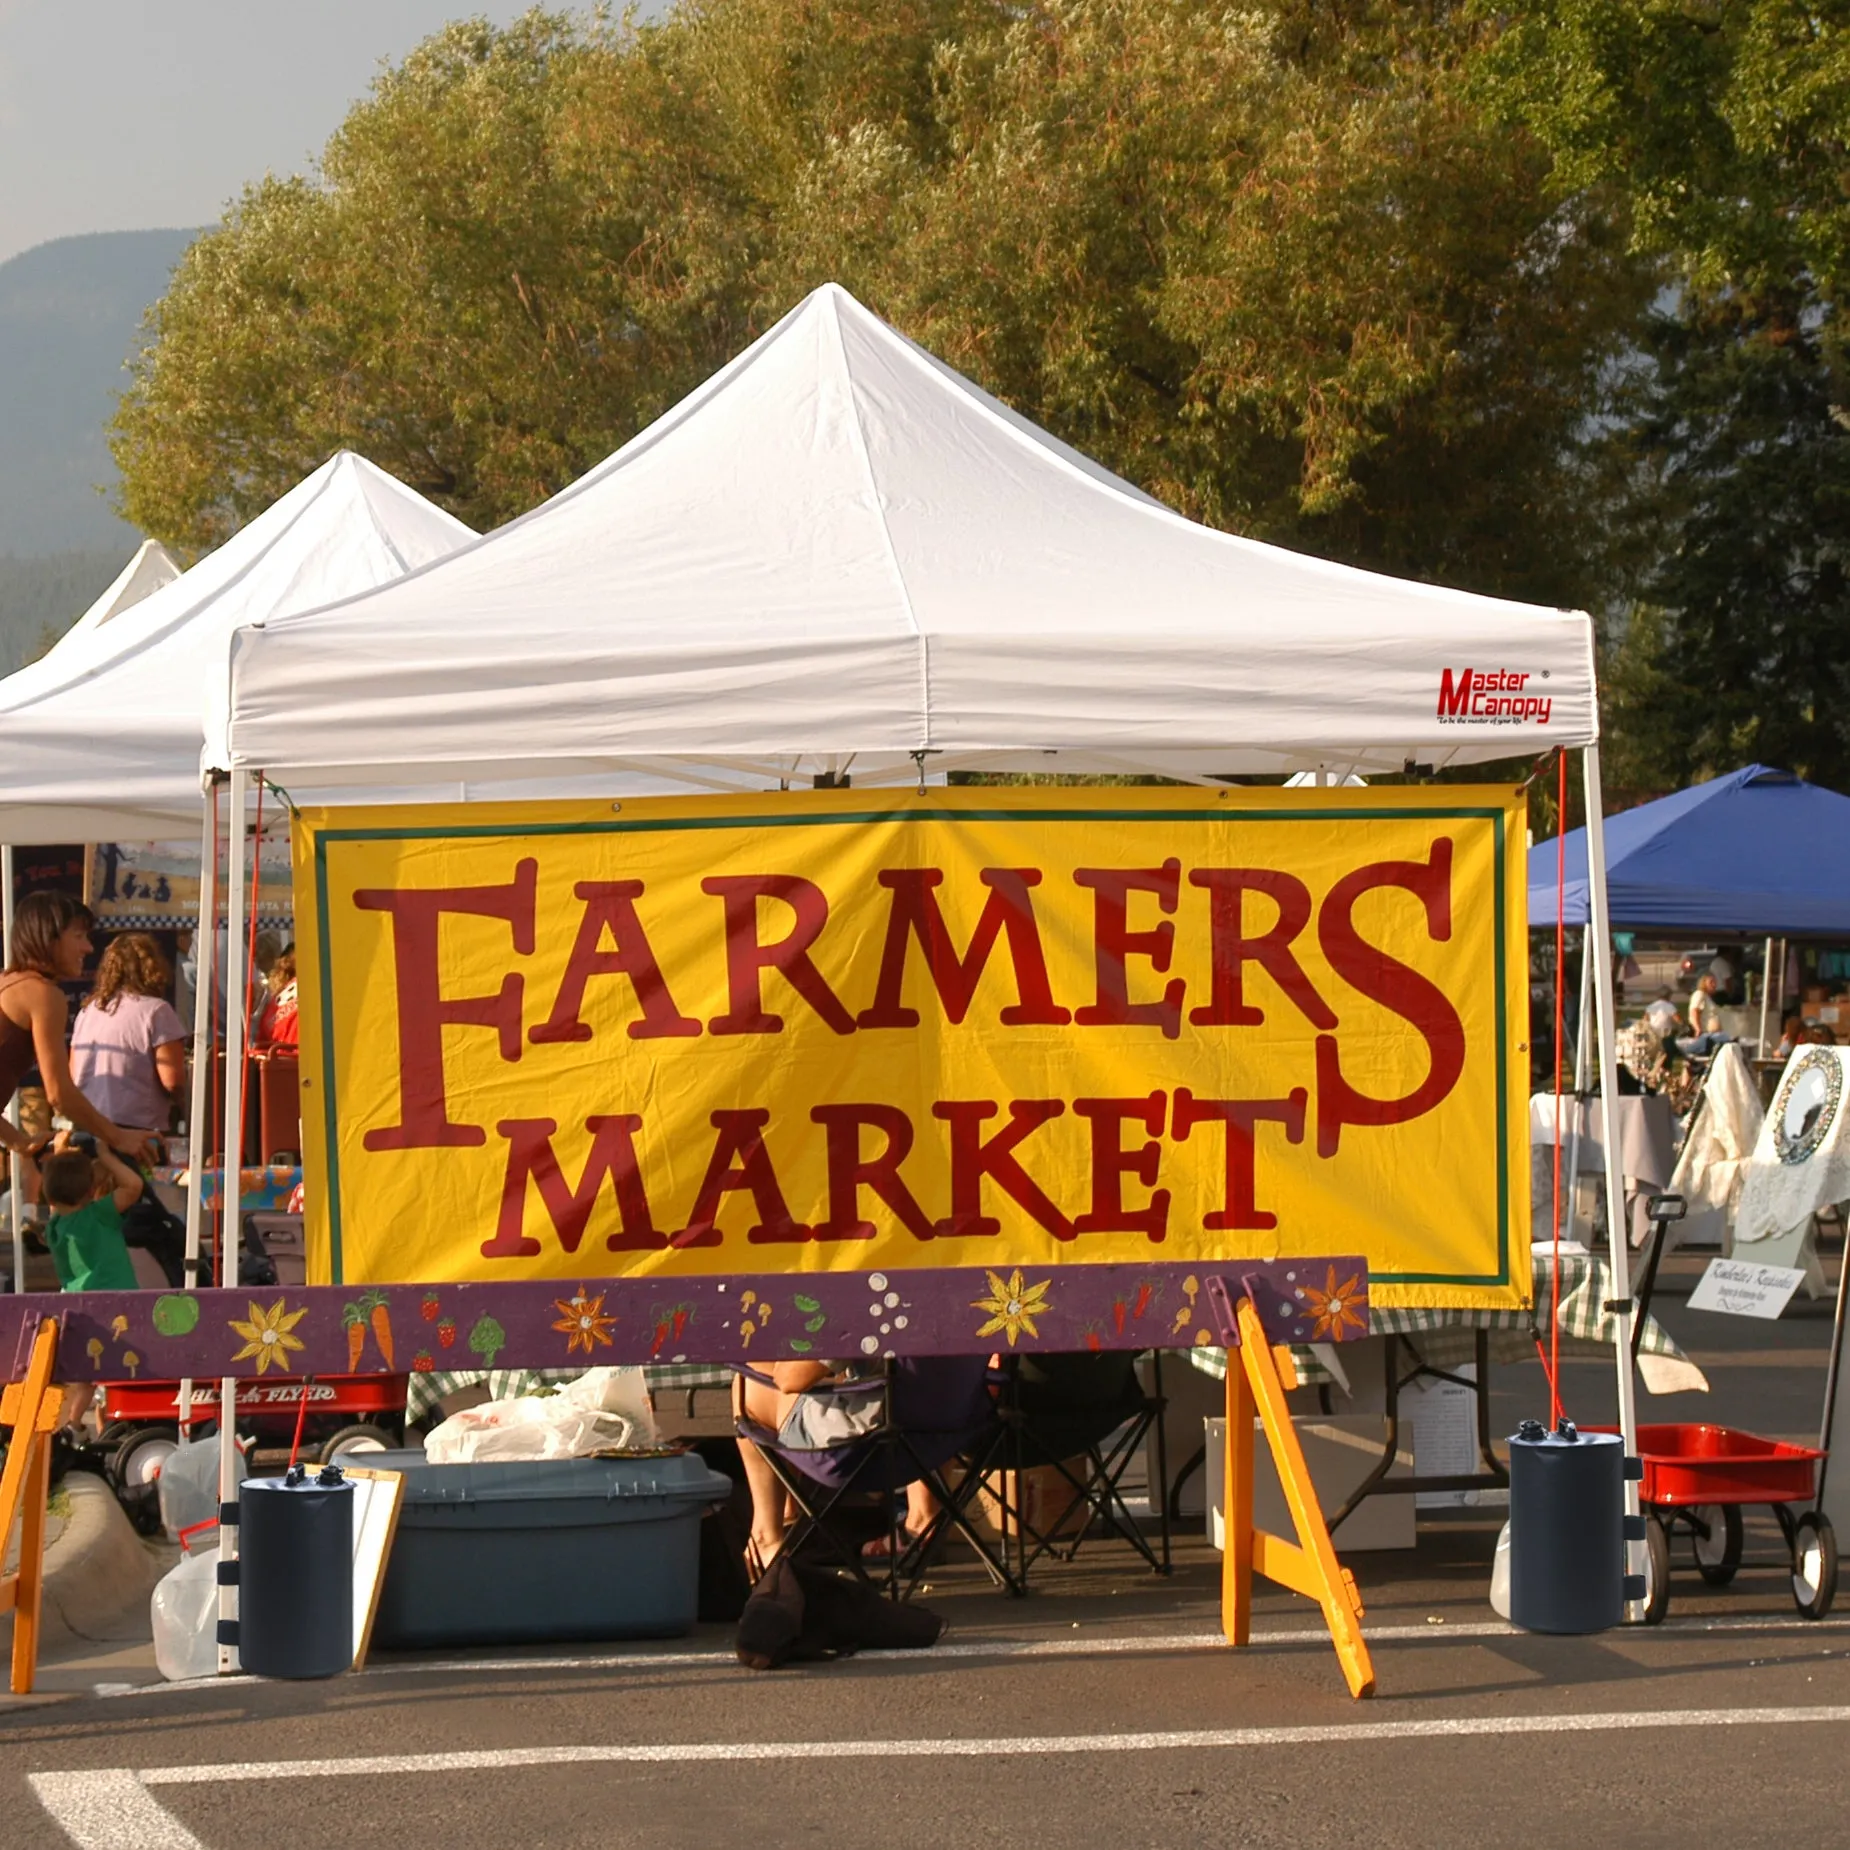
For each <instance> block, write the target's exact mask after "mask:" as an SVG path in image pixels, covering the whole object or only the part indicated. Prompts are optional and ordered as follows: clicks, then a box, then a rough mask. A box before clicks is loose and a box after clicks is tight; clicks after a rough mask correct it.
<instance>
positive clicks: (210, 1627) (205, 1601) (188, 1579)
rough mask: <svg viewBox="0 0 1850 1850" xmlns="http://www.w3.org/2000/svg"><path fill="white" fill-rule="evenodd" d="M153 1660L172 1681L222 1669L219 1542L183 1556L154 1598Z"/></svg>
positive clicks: (206, 1674) (209, 1673) (177, 1681)
mask: <svg viewBox="0 0 1850 1850" xmlns="http://www.w3.org/2000/svg"><path fill="white" fill-rule="evenodd" d="M151 1607H152V1613H153V1620H154V1662H155V1664H156V1665H157V1666H158V1668H159V1670H160V1673H161V1675H162V1676H164V1677H165V1678H166V1679H167V1681H168V1682H169V1683H179V1682H181V1681H183V1680H184V1679H186V1678H188V1677H209V1676H212V1675H213V1674H215V1673H216V1671H217V1670H218V1544H217V1543H216V1542H214V1543H213V1545H212V1546H211V1547H210V1548H201V1549H199V1550H198V1551H197V1552H189V1553H187V1554H183V1555H182V1556H181V1557H180V1561H179V1564H178V1565H177V1566H176V1567H172V1568H170V1569H169V1570H168V1571H167V1572H166V1573H165V1574H163V1575H162V1576H161V1580H160V1584H159V1585H158V1586H156V1587H155V1589H154V1597H153V1600H152V1602H151Z"/></svg>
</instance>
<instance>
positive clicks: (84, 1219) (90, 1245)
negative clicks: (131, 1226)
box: [39, 1144, 143, 1291]
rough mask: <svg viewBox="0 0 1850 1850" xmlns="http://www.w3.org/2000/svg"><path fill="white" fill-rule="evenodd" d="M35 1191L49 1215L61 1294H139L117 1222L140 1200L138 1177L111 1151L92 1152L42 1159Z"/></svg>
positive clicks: (48, 1240)
mask: <svg viewBox="0 0 1850 1850" xmlns="http://www.w3.org/2000/svg"><path fill="white" fill-rule="evenodd" d="M39 1186H40V1189H41V1191H42V1192H43V1196H44V1200H45V1205H46V1206H47V1207H48V1208H49V1209H50V1210H51V1223H50V1225H49V1226H48V1227H47V1228H46V1230H45V1238H46V1243H47V1244H48V1245H49V1246H50V1247H51V1257H52V1263H53V1264H54V1265H56V1266H57V1268H58V1283H59V1284H60V1285H62V1286H63V1288H64V1289H65V1290H66V1291H139V1290H140V1289H141V1280H140V1279H138V1278H137V1277H136V1276H135V1266H134V1262H133V1261H132V1260H131V1259H130V1258H129V1254H128V1242H127V1240H125V1239H124V1238H123V1237H122V1216H123V1215H124V1214H125V1213H126V1212H127V1211H128V1210H129V1209H130V1208H132V1207H133V1206H134V1205H135V1203H136V1202H137V1201H139V1200H140V1199H141V1191H142V1187H143V1183H142V1180H141V1177H140V1176H138V1175H137V1174H136V1173H135V1171H134V1170H132V1169H131V1168H129V1166H128V1165H127V1164H126V1163H125V1162H123V1161H122V1159H121V1158H120V1157H119V1156H117V1155H116V1154H115V1152H114V1151H113V1150H106V1149H104V1148H103V1147H102V1145H100V1144H99V1145H98V1146H97V1151H96V1154H95V1155H94V1156H87V1155H85V1154H84V1152H83V1151H82V1150H59V1151H58V1152H57V1153H56V1154H55V1155H52V1156H48V1157H46V1159H45V1161H44V1163H43V1165H42V1166H41V1172H40V1183H39Z"/></svg>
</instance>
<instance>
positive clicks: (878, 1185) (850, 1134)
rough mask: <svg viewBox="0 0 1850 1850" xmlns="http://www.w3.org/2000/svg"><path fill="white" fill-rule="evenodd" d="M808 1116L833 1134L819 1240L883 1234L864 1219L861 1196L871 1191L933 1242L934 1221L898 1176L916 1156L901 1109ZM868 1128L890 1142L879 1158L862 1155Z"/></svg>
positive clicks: (844, 1108) (849, 1108) (837, 1109)
mask: <svg viewBox="0 0 1850 1850" xmlns="http://www.w3.org/2000/svg"><path fill="white" fill-rule="evenodd" d="M809 1115H810V1117H811V1118H812V1119H813V1120H814V1121H815V1122H816V1123H817V1124H820V1125H821V1126H822V1127H823V1129H824V1131H825V1132H827V1134H828V1162H829V1217H828V1219H827V1220H825V1221H823V1222H821V1223H820V1224H819V1225H818V1226H817V1228H816V1238H817V1239H819V1240H871V1239H872V1238H873V1236H874V1234H875V1233H876V1231H878V1230H877V1229H876V1228H875V1226H874V1223H873V1222H872V1221H870V1220H863V1219H862V1218H861V1190H862V1189H864V1188H871V1189H872V1190H873V1191H874V1193H875V1195H876V1196H878V1197H879V1199H880V1200H882V1201H884V1202H885V1203H886V1205H887V1206H888V1207H889V1208H891V1209H892V1210H893V1213H894V1215H895V1217H896V1218H897V1219H898V1221H899V1223H900V1225H901V1226H903V1227H904V1228H905V1230H906V1231H907V1232H908V1233H910V1234H912V1235H913V1236H914V1237H915V1238H916V1239H920V1240H929V1239H930V1238H931V1234H932V1223H931V1216H930V1215H929V1214H927V1213H926V1212H925V1210H924V1209H923V1208H922V1207H920V1206H919V1204H918V1198H917V1197H916V1196H915V1195H914V1194H913V1192H912V1190H911V1189H909V1188H908V1187H907V1186H906V1184H905V1182H904V1181H903V1180H902V1179H901V1176H900V1173H899V1166H900V1164H901V1163H903V1162H904V1161H905V1160H906V1158H907V1156H908V1155H909V1154H910V1153H911V1150H912V1138H913V1131H912V1120H911V1119H910V1118H909V1117H907V1116H906V1114H905V1113H904V1112H903V1111H901V1110H900V1108H899V1107H898V1106H897V1105H816V1106H814V1107H812V1108H811V1110H810V1114H809ZM863 1125H865V1126H866V1127H868V1128H869V1129H871V1130H875V1131H878V1132H879V1133H880V1134H881V1135H882V1136H883V1137H884V1138H885V1139H886V1142H885V1145H884V1147H883V1148H882V1149H881V1151H880V1154H879V1155H878V1156H869V1157H863V1156H862V1154H861V1129H862V1126H863Z"/></svg>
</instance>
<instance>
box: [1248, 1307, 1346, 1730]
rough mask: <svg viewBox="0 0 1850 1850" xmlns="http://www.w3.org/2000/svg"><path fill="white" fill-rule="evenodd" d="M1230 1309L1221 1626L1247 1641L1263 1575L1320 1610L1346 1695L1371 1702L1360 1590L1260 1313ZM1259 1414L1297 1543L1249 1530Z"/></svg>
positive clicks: (1252, 1528) (1262, 1531)
mask: <svg viewBox="0 0 1850 1850" xmlns="http://www.w3.org/2000/svg"><path fill="white" fill-rule="evenodd" d="M1232 1308H1233V1314H1234V1318H1235V1323H1236V1327H1237V1330H1238V1334H1239V1339H1240V1340H1239V1346H1238V1348H1234V1349H1230V1350H1229V1351H1228V1354H1227V1445H1226V1461H1227V1482H1226V1484H1225V1486H1224V1495H1223V1499H1222V1504H1221V1507H1222V1509H1223V1510H1224V1511H1225V1512H1226V1543H1227V1548H1226V1553H1225V1555H1224V1556H1223V1557H1222V1565H1221V1630H1222V1631H1223V1632H1224V1633H1225V1634H1226V1637H1227V1642H1228V1643H1229V1644H1231V1645H1242V1644H1245V1643H1247V1642H1248V1640H1249V1639H1250V1637H1251V1635H1252V1612H1253V1575H1254V1574H1256V1573H1257V1574H1263V1575H1264V1576H1265V1577H1266V1579H1268V1580H1276V1581H1277V1582H1278V1583H1279V1585H1280V1586H1285V1587H1289V1588H1290V1589H1291V1590H1292V1592H1294V1593H1302V1594H1303V1595H1304V1597H1305V1598H1306V1599H1314V1600H1315V1601H1316V1602H1317V1604H1318V1605H1319V1606H1321V1607H1322V1608H1323V1618H1324V1623H1325V1624H1326V1625H1328V1627H1329V1628H1330V1640H1331V1642H1332V1643H1333V1644H1334V1645H1335V1646H1336V1656H1337V1658H1338V1660H1339V1661H1340V1662H1341V1664H1342V1668H1343V1676H1344V1678H1345V1679H1346V1680H1347V1682H1348V1685H1349V1693H1350V1695H1352V1696H1358V1697H1359V1696H1372V1695H1373V1694H1374V1693H1375V1667H1374V1665H1373V1664H1372V1663H1371V1662H1370V1661H1369V1656H1368V1646H1367V1645H1366V1644H1365V1643H1364V1642H1363V1640H1362V1623H1361V1621H1362V1595H1361V1590H1360V1589H1359V1588H1358V1587H1357V1586H1356V1584H1355V1576H1354V1575H1352V1574H1351V1573H1350V1572H1349V1570H1348V1569H1347V1568H1346V1567H1344V1566H1343V1564H1342V1563H1341V1562H1340V1561H1338V1560H1337V1558H1336V1549H1335V1545H1334V1544H1333V1543H1332V1542H1331V1540H1330V1531H1329V1528H1328V1526H1327V1525H1326V1524H1325V1522H1324V1520H1323V1509H1322V1506H1321V1505H1320V1504H1319V1503H1318V1501H1317V1492H1316V1488H1315V1486H1313V1485H1312V1483H1311V1481H1310V1469H1309V1467H1308V1466H1307V1465H1306V1464H1305V1462H1304V1448H1303V1446H1302V1445H1300V1444H1299V1443H1298V1433H1297V1428H1296V1427H1295V1426H1293V1425H1292V1423H1291V1412H1290V1408H1289V1407H1288V1405H1287V1403H1286V1400H1285V1383H1284V1380H1283V1379H1282V1377H1281V1376H1280V1375H1279V1372H1278V1362H1277V1359H1276V1358H1275V1357H1274V1356H1273V1354H1272V1346H1271V1342H1270V1339H1269V1338H1268V1337H1267V1336H1266V1333H1265V1327H1264V1325H1263V1324H1262V1323H1261V1322H1260V1320H1259V1313H1258V1311H1257V1310H1256V1309H1255V1308H1254V1307H1253V1302H1252V1299H1251V1298H1250V1297H1241V1298H1239V1299H1238V1300H1237V1301H1236V1302H1235V1303H1234V1305H1233V1307H1232ZM1255 1415H1256V1416H1257V1418H1258V1420H1259V1422H1260V1424H1261V1426H1262V1427H1263V1428H1264V1430H1265V1435H1266V1439H1267V1441H1268V1442H1269V1444H1270V1445H1271V1448H1272V1462H1273V1463H1274V1464H1275V1465H1276V1466H1277V1468H1278V1481H1279V1484H1280V1486H1281V1487H1282V1488H1283V1490H1284V1493H1285V1504H1286V1507H1287V1508H1288V1509H1289V1510H1290V1511H1291V1520H1292V1522H1293V1524H1294V1525H1295V1526H1296V1529H1297V1532H1298V1539H1297V1540H1296V1541H1295V1542H1288V1541H1286V1540H1285V1538H1284V1537H1283V1536H1281V1535H1271V1534H1268V1533H1267V1532H1266V1531H1265V1530H1264V1529H1255V1528H1254V1527H1253V1454H1254V1444H1255V1442H1254V1437H1253V1420H1254V1417H1255Z"/></svg>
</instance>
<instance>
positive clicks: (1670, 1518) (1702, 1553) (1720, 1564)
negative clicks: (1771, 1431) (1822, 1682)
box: [1589, 1195, 1850, 1625]
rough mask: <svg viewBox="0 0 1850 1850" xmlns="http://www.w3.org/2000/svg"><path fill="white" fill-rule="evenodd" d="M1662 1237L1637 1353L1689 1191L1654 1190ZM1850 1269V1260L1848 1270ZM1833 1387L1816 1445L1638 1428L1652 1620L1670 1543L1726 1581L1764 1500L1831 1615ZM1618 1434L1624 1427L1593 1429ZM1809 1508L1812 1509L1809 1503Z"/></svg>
mask: <svg viewBox="0 0 1850 1850" xmlns="http://www.w3.org/2000/svg"><path fill="white" fill-rule="evenodd" d="M1645 1212H1646V1214H1647V1215H1648V1216H1649V1217H1650V1219H1651V1221H1652V1224H1653V1227H1652V1240H1651V1246H1650V1251H1649V1254H1648V1256H1647V1258H1646V1260H1645V1266H1644V1272H1643V1275H1642V1278H1641V1280H1640V1284H1639V1293H1638V1320H1637V1327H1636V1329H1635V1330H1634V1333H1633V1337H1632V1353H1633V1355H1634V1356H1636V1354H1637V1353H1638V1339H1639V1335H1640V1334H1641V1333H1642V1331H1643V1326H1644V1319H1645V1316H1646V1314H1647V1313H1648V1312H1649V1310H1650V1307H1651V1294H1652V1291H1653V1289H1654V1288H1655V1286H1656V1283H1657V1268H1658V1263H1659V1261H1660V1260H1661V1259H1662V1257H1663V1251H1664V1237H1665V1234H1666V1232H1667V1231H1668V1229H1669V1227H1670V1226H1671V1224H1672V1223H1673V1222H1675V1221H1679V1220H1681V1219H1682V1218H1683V1213H1684V1203H1683V1199H1682V1197H1681V1196H1679V1195H1653V1196H1652V1197H1650V1199H1649V1200H1648V1201H1647V1202H1646V1204H1645ZM1845 1273H1846V1275H1850V1266H1846V1268H1845ZM1845 1283H1846V1278H1844V1277H1840V1279H1839V1281H1838V1294H1837V1317H1836V1323H1835V1327H1834V1328H1833V1330H1832V1334H1831V1372H1830V1381H1832V1382H1834V1381H1835V1379H1836V1375H1837V1364H1838V1359H1839V1357H1840V1356H1841V1355H1842V1353H1843V1339H1844V1310H1845V1301H1846V1298H1845ZM1830 1412H1831V1387H1830V1386H1829V1385H1828V1384H1827V1386H1826V1389H1825V1418H1824V1427H1823V1430H1822V1431H1821V1432H1820V1434H1819V1436H1818V1443H1817V1444H1816V1445H1792V1444H1790V1443H1788V1442H1787V1441H1785V1440H1783V1439H1763V1438H1761V1437H1760V1436H1759V1435H1758V1434H1757V1433H1751V1432H1741V1431H1738V1430H1737V1429H1736V1428H1734V1427H1732V1426H1711V1425H1706V1424H1701V1423H1690V1424H1684V1423H1667V1424H1664V1425H1657V1426H1640V1427H1639V1428H1638V1462H1639V1464H1640V1466H1641V1467H1642V1481H1641V1482H1640V1484H1639V1486H1638V1500H1639V1503H1640V1505H1641V1506H1642V1508H1643V1512H1644V1539H1645V1597H1644V1622H1645V1624H1647V1625H1656V1624H1658V1623H1659V1622H1660V1621H1661V1620H1662V1619H1663V1617H1664V1614H1665V1613H1667V1612H1668V1611H1669V1610H1670V1542H1671V1538H1672V1536H1674V1535H1676V1534H1678V1533H1682V1534H1686V1535H1688V1537H1689V1541H1690V1552H1691V1554H1692V1555H1693V1556H1694V1557H1695V1563H1696V1571H1697V1573H1699V1574H1700V1575H1701V1576H1702V1578H1703V1579H1704V1581H1706V1582H1707V1583H1708V1585H1710V1586H1712V1587H1725V1586H1726V1585H1727V1584H1728V1583H1729V1581H1731V1580H1732V1579H1733V1578H1734V1576H1735V1572H1736V1570H1737V1569H1738V1568H1739V1567H1740V1565H1741V1539H1742V1522H1741V1511H1742V1509H1743V1508H1744V1507H1745V1506H1746V1505H1748V1504H1751V1503H1764V1504H1766V1505H1767V1506H1768V1508H1770V1509H1771V1510H1772V1512H1773V1514H1774V1516H1775V1517H1776V1518H1777V1519H1778V1522H1779V1528H1780V1533H1781V1534H1782V1535H1783V1536H1784V1537H1785V1538H1786V1547H1787V1548H1788V1549H1789V1550H1790V1552H1791V1555H1792V1603H1793V1604H1794V1605H1795V1606H1797V1607H1798V1609H1799V1611H1800V1612H1801V1613H1803V1614H1804V1616H1805V1617H1806V1618H1808V1619H1822V1618H1823V1617H1824V1616H1825V1614H1826V1613H1828V1612H1829V1611H1830V1610H1831V1602H1832V1601H1833V1600H1834V1599H1836V1597H1837V1536H1836V1534H1835V1532H1834V1531H1833V1530H1832V1528H1831V1522H1830V1518H1829V1517H1828V1516H1826V1515H1825V1513H1824V1510H1823V1507H1822V1504H1823V1494H1824V1468H1825V1464H1826V1461H1827V1459H1828V1458H1829V1456H1830V1450H1829V1448H1830V1444H1831V1422H1830ZM1589 1430H1592V1431H1600V1430H1604V1431H1607V1432H1616V1431H1617V1430H1618V1428H1617V1427H1605V1428H1590V1429H1589ZM1806 1505H1809V1506H1810V1507H1809V1508H1807V1507H1805V1506H1806Z"/></svg>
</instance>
